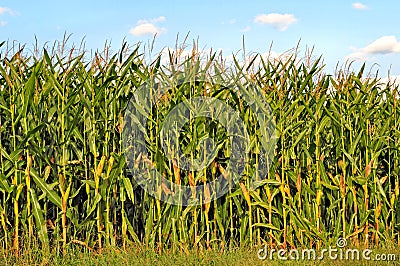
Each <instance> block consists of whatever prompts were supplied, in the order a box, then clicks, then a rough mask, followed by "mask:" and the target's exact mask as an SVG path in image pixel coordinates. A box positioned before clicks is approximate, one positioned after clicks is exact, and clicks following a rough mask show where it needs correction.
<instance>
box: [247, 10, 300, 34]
mask: <svg viewBox="0 0 400 266" xmlns="http://www.w3.org/2000/svg"><path fill="white" fill-rule="evenodd" d="M254 22H255V23H260V24H269V25H271V26H272V27H274V28H276V29H278V30H280V31H285V30H287V28H288V27H289V26H290V25H291V24H293V23H295V22H297V19H296V18H295V16H294V15H292V14H278V13H271V14H261V15H258V16H256V17H255V18H254Z"/></svg>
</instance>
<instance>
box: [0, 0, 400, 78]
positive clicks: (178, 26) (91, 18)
mask: <svg viewBox="0 0 400 266" xmlns="http://www.w3.org/2000/svg"><path fill="white" fill-rule="evenodd" d="M398 14H400V3H399V2H397V1H361V2H357V1H345V0H343V1H340V0H338V1H333V0H332V1H311V0H309V1H301V0H264V1H222V0H205V1H192V2H191V1H176V0H175V1H174V0H171V1H147V2H146V1H115V2H110V1H75V0H72V1H40V0H38V1H35V2H33V1H32V2H30V1H22V0H4V1H1V0H0V41H3V40H5V41H9V42H12V41H17V42H20V43H23V44H26V45H27V48H32V47H33V44H34V42H35V36H36V37H37V39H38V41H39V44H40V45H43V44H44V43H46V42H48V43H50V44H51V43H53V42H54V41H55V40H61V39H62V37H63V35H64V33H65V32H66V33H67V34H72V36H71V38H70V41H71V42H74V43H76V44H79V43H80V41H81V40H82V38H84V37H85V42H86V47H87V48H88V49H94V50H96V49H101V48H102V47H104V44H105V41H107V40H108V41H111V45H112V47H113V48H114V49H115V50H117V49H118V48H119V47H120V45H121V43H122V40H123V39H124V38H125V39H126V40H127V41H128V42H129V43H130V44H132V45H133V44H135V43H137V42H144V43H145V44H148V43H149V42H151V40H152V39H153V35H154V33H157V37H156V41H155V50H156V51H160V50H161V49H162V48H164V47H174V46H175V42H176V38H177V35H178V34H179V36H180V40H183V38H184V36H185V35H186V34H187V33H188V32H190V34H189V41H192V40H193V39H198V40H199V44H200V48H205V49H209V48H213V49H222V51H223V53H224V55H226V56H227V55H229V54H232V53H236V52H238V51H239V50H240V49H241V48H242V37H243V36H244V39H245V45H246V51H247V52H258V53H261V54H264V53H266V52H268V51H269V48H270V45H271V43H272V42H273V46H272V51H274V53H277V54H279V53H282V52H284V51H286V50H288V49H290V48H293V47H295V46H296V45H297V43H298V42H299V41H300V40H301V41H300V52H301V53H300V54H304V52H305V50H306V47H314V48H315V49H314V55H315V56H319V55H322V56H323V58H324V62H325V63H326V65H327V67H326V71H327V72H333V69H334V67H335V66H336V64H337V63H339V64H343V63H345V61H346V60H347V59H351V60H356V63H355V64H354V66H355V67H356V68H357V66H359V65H360V62H363V61H366V62H367V66H368V67H371V66H372V65H373V64H374V63H377V64H378V65H379V66H374V68H373V69H374V70H377V69H379V71H380V75H381V76H382V77H384V76H387V74H388V70H389V69H391V71H390V74H391V75H393V76H397V75H400V28H399V26H400V16H399V15H398ZM189 43H190V42H189Z"/></svg>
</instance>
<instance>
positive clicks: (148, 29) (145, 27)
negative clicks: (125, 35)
mask: <svg viewBox="0 0 400 266" xmlns="http://www.w3.org/2000/svg"><path fill="white" fill-rule="evenodd" d="M165 20H166V18H165V17H164V16H160V17H158V18H153V19H150V21H149V20H146V19H141V20H139V21H138V22H137V23H136V26H135V27H133V28H131V29H130V30H129V33H130V34H132V35H134V36H142V35H148V34H151V35H155V34H160V33H164V32H166V31H167V29H166V28H161V27H158V26H156V25H155V24H157V23H159V22H164V21H165Z"/></svg>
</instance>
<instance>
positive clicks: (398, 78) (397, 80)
mask: <svg viewBox="0 0 400 266" xmlns="http://www.w3.org/2000/svg"><path fill="white" fill-rule="evenodd" d="M381 82H382V83H384V84H387V83H389V84H393V85H394V86H400V75H393V76H389V77H385V78H381Z"/></svg>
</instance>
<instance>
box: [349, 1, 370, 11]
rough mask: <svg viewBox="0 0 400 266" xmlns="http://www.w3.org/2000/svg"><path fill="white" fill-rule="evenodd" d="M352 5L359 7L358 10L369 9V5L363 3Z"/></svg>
mask: <svg viewBox="0 0 400 266" xmlns="http://www.w3.org/2000/svg"><path fill="white" fill-rule="evenodd" d="M352 6H353V8H354V9H358V10H364V9H368V7H367V6H366V5H364V4H361V3H354V4H353V5H352Z"/></svg>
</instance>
